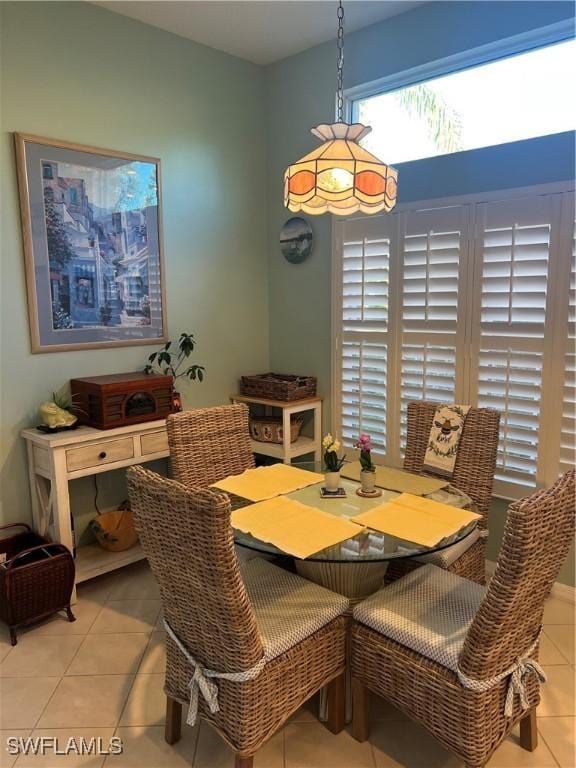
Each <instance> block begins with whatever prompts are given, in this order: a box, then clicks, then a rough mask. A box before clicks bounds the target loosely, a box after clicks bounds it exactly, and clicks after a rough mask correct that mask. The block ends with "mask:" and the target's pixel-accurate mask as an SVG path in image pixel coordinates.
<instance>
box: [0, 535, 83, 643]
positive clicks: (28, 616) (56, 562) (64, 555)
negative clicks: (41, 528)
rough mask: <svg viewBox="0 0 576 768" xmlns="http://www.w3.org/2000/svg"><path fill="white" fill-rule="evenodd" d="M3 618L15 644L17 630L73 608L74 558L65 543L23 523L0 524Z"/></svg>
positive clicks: (69, 613) (71, 617) (0, 607)
mask: <svg viewBox="0 0 576 768" xmlns="http://www.w3.org/2000/svg"><path fill="white" fill-rule="evenodd" d="M0 537H1V538H0V560H1V562H0V619H2V621H5V622H6V624H8V627H9V629H10V640H11V642H12V645H16V642H17V641H16V630H17V629H18V628H19V627H22V626H25V625H27V624H32V623H34V622H35V621H39V620H40V619H44V618H46V617H47V616H50V615H51V614H53V613H56V612H58V611H66V614H67V616H68V620H69V621H75V618H74V614H73V613H72V611H71V609H70V598H71V596H72V590H73V588H74V571H75V569H74V558H73V557H72V555H71V554H70V550H68V549H67V548H66V547H65V546H64V545H63V544H54V543H52V542H49V541H48V540H47V539H45V538H44V537H43V536H39V535H38V534H37V533H34V532H33V531H32V529H31V528H30V526H28V525H25V524H24V523H12V524H10V525H3V526H0Z"/></svg>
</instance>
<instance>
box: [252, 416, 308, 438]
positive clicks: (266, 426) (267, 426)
mask: <svg viewBox="0 0 576 768" xmlns="http://www.w3.org/2000/svg"><path fill="white" fill-rule="evenodd" d="M303 423H304V419H302V418H299V417H298V416H292V417H291V419H290V442H291V443H295V442H296V440H298V437H299V435H300V430H301V429H302V424H303ZM250 435H251V436H252V438H253V439H254V440H257V441H258V442H259V443H282V442H283V435H284V429H283V427H282V421H281V420H280V419H275V418H273V417H267V416H261V417H260V418H258V417H253V418H251V419H250Z"/></svg>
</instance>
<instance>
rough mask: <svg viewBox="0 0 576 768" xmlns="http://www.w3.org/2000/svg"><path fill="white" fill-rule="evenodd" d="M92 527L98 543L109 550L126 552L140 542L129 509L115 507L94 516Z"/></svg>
mask: <svg viewBox="0 0 576 768" xmlns="http://www.w3.org/2000/svg"><path fill="white" fill-rule="evenodd" d="M90 527H91V529H92V531H93V532H94V535H95V536H96V539H97V541H98V544H100V546H101V547H102V548H103V549H106V550H108V552H124V550H126V549H130V548H131V547H133V546H134V545H135V544H137V543H138V534H137V533H136V529H135V528H134V518H133V517H132V512H130V510H129V509H115V510H113V511H112V512H104V513H102V514H101V515H98V517H96V518H94V520H92V522H91V523H90Z"/></svg>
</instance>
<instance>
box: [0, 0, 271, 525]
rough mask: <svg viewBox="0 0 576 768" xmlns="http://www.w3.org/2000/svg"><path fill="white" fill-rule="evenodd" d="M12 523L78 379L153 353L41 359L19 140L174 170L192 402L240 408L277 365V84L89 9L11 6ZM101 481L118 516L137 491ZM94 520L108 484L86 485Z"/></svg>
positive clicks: (8, 270) (7, 56) (0, 518)
mask: <svg viewBox="0 0 576 768" xmlns="http://www.w3.org/2000/svg"><path fill="white" fill-rule="evenodd" d="M0 13H1V32H0V55H1V63H0V70H1V81H0V87H1V91H0V106H1V109H2V112H1V135H0V142H1V145H0V151H1V155H0V157H1V185H2V187H1V189H2V200H1V204H2V224H1V230H2V232H1V238H2V239H1V281H2V285H1V289H2V294H1V339H0V340H1V366H2V390H1V393H0V398H1V400H0V402H1V433H0V439H1V456H0V485H1V498H2V509H1V511H0V522H5V521H11V520H27V519H28V517H29V497H28V483H27V479H26V461H25V453H24V446H23V444H22V441H21V439H20V437H19V431H20V429H21V428H23V427H27V426H30V425H33V424H35V423H36V422H37V417H36V408H37V405H38V403H40V402H41V401H42V400H44V399H46V397H47V396H49V395H50V392H51V391H52V390H53V389H57V388H59V387H60V386H61V385H63V384H65V383H66V382H67V381H68V380H69V379H70V378H71V377H74V376H86V375H90V374H92V375H94V374H103V373H114V372H118V371H130V370H137V369H139V368H141V366H142V364H143V361H144V360H145V358H146V356H147V354H149V353H150V352H151V351H152V349H154V347H152V348H148V347H126V348H121V349H114V350H94V351H82V352H66V353H51V354H37V355H31V354H30V352H29V335H28V319H27V307H26V294H25V283H24V267H23V254H22V241H21V230H20V219H19V209H18V200H17V186H16V176H15V164H14V151H13V139H12V132H13V131H22V132H27V133H34V134H39V135H41V136H50V137H55V138H60V139H67V140H70V141H76V142H80V143H84V144H89V145H94V146H99V147H105V148H113V149H117V150H127V151H131V152H135V153H141V154H146V155H152V156H156V157H160V158H161V160H162V175H163V198H164V211H163V221H164V247H165V263H166V284H167V285H166V287H167V305H168V328H169V332H170V333H171V334H172V335H173V336H174V335H177V334H178V333H180V332H181V331H192V332H194V333H195V334H196V337H197V340H198V351H197V360H198V362H202V363H204V364H205V365H206V369H207V379H206V381H205V382H204V384H201V385H200V384H191V385H190V386H189V387H188V388H186V389H184V388H183V391H184V392H185V395H186V403H187V405H188V406H189V407H191V406H205V405H212V404H219V403H224V402H226V401H227V398H228V395H229V393H230V392H231V391H233V390H234V389H235V388H236V387H237V379H238V377H239V376H240V375H241V374H242V373H246V372H247V371H258V370H264V369H266V368H267V366H268V307H267V291H268V285H267V262H266V242H265V223H264V222H265V217H266V199H265V196H263V195H261V194H259V195H256V196H252V195H250V194H249V190H252V189H256V190H258V189H260V190H261V189H262V188H263V186H264V185H265V183H266V178H265V153H264V152H263V147H264V145H265V130H264V128H263V125H262V111H263V109H264V73H263V71H262V70H261V69H260V68H258V67H256V66H253V65H251V64H249V63H247V62H245V61H241V60H239V59H237V58H234V57H231V56H227V55H225V54H223V53H219V52H217V51H215V50H212V49H210V48H206V47H204V46H200V45H196V44H194V43H192V42H190V41H188V40H184V39H182V38H179V37H176V36H174V35H171V34H169V33H166V32H162V31H161V30H158V29H155V28H153V27H149V26H146V25H144V24H141V23H139V22H136V21H133V20H131V19H128V18H126V17H124V16H120V15H118V14H115V13H110V12H109V11H107V10H104V9H102V8H98V7H96V6H94V5H90V4H88V3H74V2H72V3H69V2H62V3H60V2H50V3H14V4H12V3H3V4H0ZM112 479H113V478H112V477H111V475H100V476H99V484H100V486H101V488H102V491H103V495H102V497H101V499H100V501H101V504H103V505H104V506H106V505H107V504H108V505H109V504H112V503H113V502H114V501H117V500H118V494H120V497H121V494H122V489H121V488H117V486H118V485H119V483H114V482H111V480H112ZM72 491H73V502H74V504H73V506H74V510H75V513H77V514H79V515H81V516H84V515H86V514H87V516H88V517H90V515H91V514H92V510H93V506H92V495H93V493H92V492H93V488H92V485H91V484H89V483H88V482H86V481H75V482H74V483H73V484H72Z"/></svg>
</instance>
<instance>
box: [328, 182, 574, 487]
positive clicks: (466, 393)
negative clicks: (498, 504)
mask: <svg viewBox="0 0 576 768" xmlns="http://www.w3.org/2000/svg"><path fill="white" fill-rule="evenodd" d="M574 190H575V184H574V182H556V183H551V184H542V185H537V186H530V187H519V188H510V189H505V190H497V191H490V192H486V193H482V194H471V195H462V196H459V197H444V198H438V199H435V200H421V201H417V202H410V203H405V204H401V205H398V206H397V207H396V209H395V212H394V213H392V214H388V215H390V216H395V215H397V214H402V213H408V212H412V211H419V210H427V209H434V208H443V207H449V206H455V205H463V204H473V205H481V204H483V203H489V202H495V201H499V200H507V199H519V198H523V197H534V196H539V195H552V194H563V193H572V195H573V194H574ZM573 207H574V200H573V197H571V196H570V195H564V197H563V198H562V211H561V212H559V213H560V214H561V216H562V227H561V228H559V229H558V234H556V237H557V238H558V242H557V243H556V244H555V246H554V249H553V248H552V247H551V248H550V269H549V273H548V290H549V292H550V295H552V296H558V295H560V293H561V291H562V287H563V286H565V285H567V284H568V282H569V278H570V268H571V258H570V257H571V252H572V238H573V232H574V229H573V226H574V225H573V220H574V219H573V216H574V210H573ZM351 218H354V219H361V218H367V217H363V216H362V215H355V216H354V217H351ZM400 222H401V217H398V226H400ZM338 231H339V228H338V227H335V226H334V225H332V318H331V333H332V340H331V352H332V398H331V400H332V413H331V416H332V428H333V429H334V431H338V430H339V429H340V424H341V397H340V354H339V345H340V335H341V323H342V319H341V318H342V295H341V290H340V288H341V278H342V272H341V259H340V252H341V247H340V244H339V242H338V239H337V238H338ZM475 240H476V238H475V233H472V232H471V230H470V232H469V238H468V240H467V241H466V243H464V244H463V246H462V254H463V257H464V258H466V261H469V259H470V258H471V257H472V255H473V254H472V251H473V249H474V247H475ZM558 253H561V254H563V255H562V257H561V258H559V259H557V260H555V259H554V257H555V255H556V254H558ZM394 259H396V260H399V254H398V253H397V246H396V245H394V244H393V247H391V251H390V260H391V262H392V260H394ZM479 261H480V259H478V257H476V259H475V264H476V267H478V263H479ZM476 272H477V270H476ZM463 275H464V280H463V281H462V282H461V290H464V291H466V292H467V293H468V294H469V295H470V297H471V298H472V297H476V296H477V294H478V293H479V291H477V290H476V289H475V282H476V281H477V280H478V274H477V273H476V274H474V270H473V269H472V268H470V267H465V269H464V270H463ZM401 280H402V274H401V270H400V269H395V270H394V272H393V273H392V272H391V275H390V304H389V317H390V319H391V322H390V330H389V333H395V334H396V335H397V337H396V343H395V345H394V348H395V349H396V350H398V349H399V346H400V345H399V343H398V336H399V335H400V334H401V332H402V331H401V327H400V326H401V323H400V322H394V320H395V319H396V320H397V319H398V318H400V308H399V307H398V302H399V301H401V299H400V296H401V292H402V286H401ZM472 316H473V313H472V312H471V313H470V314H469V318H471V317H472ZM474 316H475V317H478V313H477V312H476V313H475V315H474ZM470 325H472V322H471V321H470ZM548 325H551V326H552V328H553V330H554V333H553V334H552V349H551V350H550V351H549V352H548V355H547V358H546V360H545V364H544V366H543V371H542V377H543V379H542V403H541V408H540V412H541V413H544V414H545V418H542V419H541V426H540V430H539V440H540V442H541V443H542V444H545V445H547V446H548V448H547V451H546V453H544V452H542V453H539V456H538V465H537V473H536V486H537V487H542V486H544V485H549V484H551V483H552V482H553V481H554V479H555V477H557V474H558V465H559V454H560V441H559V435H560V425H561V420H562V400H561V399H560V398H554V397H553V392H552V391H551V390H550V388H549V387H546V386H545V382H546V380H548V379H549V378H550V376H553V375H554V372H553V370H552V369H554V370H556V371H559V370H561V371H562V372H563V371H564V359H565V358H564V356H565V353H566V350H567V339H566V331H567V328H568V302H567V301H552V302H551V305H548V310H547V317H546V326H548ZM467 336H468V338H470V339H473V338H475V337H476V334H475V329H474V328H472V327H469V328H468V333H467ZM388 360H389V369H388V383H387V395H386V396H387V402H388V404H390V403H400V396H399V388H400V371H399V361H398V360H394V361H392V356H391V355H390V352H389V353H388ZM391 364H392V365H394V366H395V367H396V375H393V374H392V375H391V372H390V367H391ZM473 365H474V350H473V349H470V351H469V352H468V353H467V354H466V355H465V357H464V359H463V360H457V366H460V376H461V377H462V379H461V381H460V382H459V386H458V388H457V391H456V398H457V399H460V402H463V403H475V402H476V386H475V380H474V376H473V375H472V370H471V369H472V366H473ZM396 410H398V409H396ZM387 424H388V428H387V454H386V456H384V457H381V460H382V459H383V460H384V461H385V462H386V463H388V464H391V465H395V466H400V413H398V412H394V413H389V414H387ZM525 493H526V490H525V489H524V490H523V489H522V488H521V487H520V486H515V485H514V484H512V483H510V484H509V483H495V486H494V496H496V497H498V498H503V499H514V498H518V497H521V496H523V495H525Z"/></svg>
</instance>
